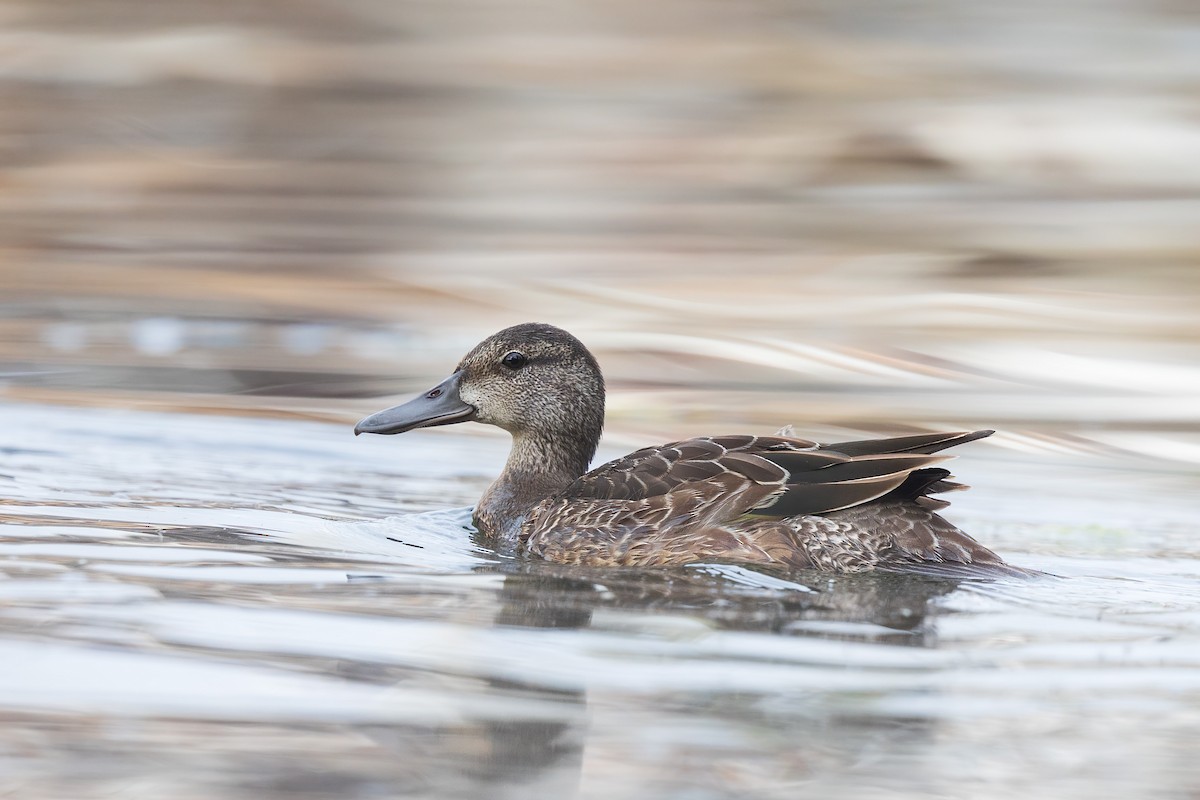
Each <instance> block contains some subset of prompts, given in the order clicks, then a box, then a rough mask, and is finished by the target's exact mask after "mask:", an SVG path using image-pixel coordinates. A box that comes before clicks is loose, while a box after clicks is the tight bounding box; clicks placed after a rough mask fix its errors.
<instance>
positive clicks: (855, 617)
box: [463, 560, 957, 797]
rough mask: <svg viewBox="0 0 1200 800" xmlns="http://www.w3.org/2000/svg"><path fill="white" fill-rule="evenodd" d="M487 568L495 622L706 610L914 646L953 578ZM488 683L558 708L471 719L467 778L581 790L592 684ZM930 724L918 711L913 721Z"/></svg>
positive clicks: (776, 628) (746, 627)
mask: <svg viewBox="0 0 1200 800" xmlns="http://www.w3.org/2000/svg"><path fill="white" fill-rule="evenodd" d="M486 569H487V570H488V571H493V572H500V573H502V574H504V575H505V579H504V583H503V587H502V589H501V591H500V597H499V599H500V607H499V610H498V612H497V614H496V616H495V624H497V625H500V626H516V627H534V628H556V629H582V628H589V627H594V626H596V625H600V624H604V623H603V622H601V619H602V618H601V615H600V614H599V613H598V612H603V613H604V614H605V616H604V617H603V620H605V621H607V620H609V619H610V617H608V616H607V614H608V613H609V612H613V613H615V614H623V613H625V612H628V613H629V614H631V615H643V616H644V615H646V614H647V613H649V614H653V615H655V616H661V615H668V616H676V615H679V616H687V617H692V618H696V617H699V618H701V619H703V620H706V621H707V622H708V623H710V624H711V625H713V626H714V627H716V628H719V629H723V630H739V631H759V632H776V633H780V634H782V635H792V636H814V637H822V638H839V639H848V640H859V641H871V642H875V643H881V642H886V643H889V644H902V645H911V646H928V645H930V644H931V643H932V642H933V637H934V633H935V628H934V625H933V619H934V616H933V615H931V614H930V613H929V612H930V608H931V603H932V602H933V601H934V600H935V599H936V598H938V597H941V596H943V595H945V594H947V593H949V592H951V591H953V590H954V589H955V587H956V586H957V583H956V582H954V581H945V580H941V581H938V580H931V579H926V578H916V577H911V576H890V575H878V574H876V575H869V576H861V577H860V576H836V577H831V576H829V575H817V574H810V575H800V576H797V575H795V574H791V575H787V576H771V575H763V576H761V578H762V582H761V584H755V583H754V582H753V576H747V575H745V574H743V573H741V572H737V571H734V572H729V571H726V569H725V568H723V567H721V566H719V565H714V566H712V567H701V568H690V569H679V570H670V571H661V570H655V571H639V570H630V569H612V570H601V569H596V570H585V569H579V568H576V567H568V566H563V565H556V564H550V563H546V562H532V561H524V560H517V561H511V562H504V563H501V564H496V565H489V566H488V567H487V568H486ZM748 581H749V582H748ZM764 586H766V587H769V588H764ZM488 691H494V692H497V693H502V694H504V695H506V696H509V697H511V696H514V695H516V696H522V695H526V696H528V697H529V698H530V699H531V700H534V699H536V700H541V701H545V700H553V701H555V702H556V703H557V704H559V705H560V706H561V707H563V714H562V716H560V717H559V718H557V719H554V720H537V719H513V720H505V721H490V722H485V723H482V724H481V725H480V726H479V727H478V728H476V729H475V732H476V734H477V735H478V737H479V738H478V739H477V740H476V741H475V743H474V744H473V745H472V746H470V748H469V749H470V752H471V753H472V756H473V757H471V758H467V759H464V762H463V763H464V767H463V769H464V776H469V777H470V779H471V781H472V782H473V783H476V784H477V785H486V786H489V787H491V789H490V791H491V794H492V796H495V797H506V796H516V794H518V793H520V794H522V795H523V796H524V795H527V794H528V793H529V792H530V791H534V792H535V793H537V794H538V795H540V796H554V797H571V796H574V795H575V794H576V791H577V788H578V784H579V781H580V776H581V774H582V773H583V770H584V763H585V749H586V747H585V743H586V741H587V738H588V733H589V720H590V718H591V716H594V715H595V714H600V715H604V714H606V713H607V712H606V711H595V712H593V715H589V713H588V696H587V692H586V691H585V690H579V691H571V690H563V689H557V688H554V689H552V688H548V687H546V686H544V685H525V684H521V683H518V682H514V681H512V680H499V679H490V680H488ZM709 700H710V701H719V698H716V697H714V698H709ZM572 707H573V708H574V710H571V708H572ZM892 722H893V723H899V722H903V723H904V726H905V729H906V730H907V731H908V735H910V736H911V735H912V733H913V730H912V725H913V721H911V720H905V721H900V720H893V721H892ZM851 724H852V725H853V724H856V723H851ZM925 725H926V723H925V722H924V721H922V722H920V723H918V724H917V727H918V728H923V727H925ZM472 738H474V737H472ZM798 746H799V745H798Z"/></svg>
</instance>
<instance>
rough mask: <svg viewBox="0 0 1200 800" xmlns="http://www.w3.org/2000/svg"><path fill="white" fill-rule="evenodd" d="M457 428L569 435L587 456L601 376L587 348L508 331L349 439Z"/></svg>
mask: <svg viewBox="0 0 1200 800" xmlns="http://www.w3.org/2000/svg"><path fill="white" fill-rule="evenodd" d="M456 422H483V423H486V424H488V425H496V426H497V427H500V428H503V429H505V430H507V431H509V432H510V433H512V434H513V436H514V438H526V437H530V438H538V439H540V438H547V437H551V438H553V437H560V438H561V437H569V438H571V439H575V440H581V441H582V442H587V443H588V445H589V446H590V449H591V450H594V449H595V443H596V442H597V441H599V438H600V429H601V427H602V426H603V423H604V378H603V377H602V376H601V374H600V367H599V366H598V365H597V364H596V359H595V358H594V357H593V356H592V354H591V353H590V352H588V349H587V348H586V347H584V346H583V343H582V342H580V341H579V340H578V339H576V338H575V337H574V336H572V335H571V334H569V333H567V332H566V331H564V330H562V329H560V328H556V327H554V326H553V325H545V324H542V323H536V322H530V323H525V324H523V325H515V326H513V327H511V328H505V329H504V330H502V331H500V332H499V333H497V334H494V335H492V336H490V337H488V338H487V339H485V340H484V341H482V342H480V343H479V344H478V345H476V346H475V348H474V349H473V350H471V352H469V353H467V355H466V356H464V357H463V360H462V361H461V362H459V364H458V366H457V367H456V368H455V370H454V373H453V374H452V375H451V376H450V377H448V378H446V380H444V381H442V382H441V383H439V384H438V385H437V386H435V387H433V388H432V389H430V390H429V391H427V392H425V393H424V394H422V395H420V396H419V397H416V398H414V399H412V400H409V401H408V402H407V403H404V404H403V405H399V406H396V407H394V408H389V409H387V410H385V411H380V412H379V413H377V414H372V415H371V416H369V417H367V418H366V419H364V420H362V421H361V422H359V423H358V425H356V426H354V433H355V434H359V433H386V434H391V433H404V432H405V431H411V430H414V429H416V428H430V427H433V426H435V425H452V424H454V423H456ZM588 455H589V457H590V455H591V453H590V452H589V453H588Z"/></svg>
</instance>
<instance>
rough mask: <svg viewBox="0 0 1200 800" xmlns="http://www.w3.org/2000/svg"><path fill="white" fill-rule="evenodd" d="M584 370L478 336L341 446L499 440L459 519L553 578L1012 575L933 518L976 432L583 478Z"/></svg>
mask: <svg viewBox="0 0 1200 800" xmlns="http://www.w3.org/2000/svg"><path fill="white" fill-rule="evenodd" d="M604 404H605V385H604V377H603V374H602V373H601V370H600V365H599V364H598V362H597V361H596V358H595V356H593V355H592V353H591V352H590V351H589V350H588V349H587V347H585V346H584V344H583V343H582V342H581V341H579V340H578V339H577V338H575V337H574V336H572V335H571V334H570V333H568V332H567V331H565V330H562V329H561V328H558V327H555V326H553V325H548V324H545V323H524V324H521V325H515V326H513V327H509V328H505V329H504V330H502V331H500V332H498V333H496V334H493V335H492V336H489V337H488V338H487V339H485V340H484V341H482V342H480V343H479V344H478V345H476V346H475V347H474V348H473V349H472V350H471V351H470V352H468V353H467V354H466V355H465V356H464V357H463V358H462V360H461V361H460V362H459V363H458V365H457V366H456V367H455V368H454V371H453V372H452V373H451V374H450V376H449V377H447V378H446V379H445V380H443V381H442V382H441V383H439V384H438V385H437V386H435V387H433V388H432V389H430V390H428V391H426V392H424V393H423V394H421V395H419V396H417V397H415V398H413V399H412V400H409V401H408V402H406V403H403V404H401V405H398V406H395V407H392V408H388V409H385V410H383V411H380V412H378V413H375V414H372V415H370V416H368V417H366V418H365V419H363V420H361V421H360V422H359V423H358V424H357V425H356V426H355V428H354V433H355V435H358V434H362V433H372V434H385V435H390V434H399V433H404V432H407V431H411V430H415V429H418V428H432V427H437V426H442V425H454V424H458V423H463V422H478V423H483V424H485V425H493V426H496V427H499V428H501V429H503V430H505V431H507V432H508V433H509V434H511V436H512V446H511V449H510V451H509V455H508V460H507V462H506V463H505V465H504V468H503V470H502V471H501V472H500V475H499V477H497V478H496V480H495V481H494V482H493V483H492V484H491V485H490V486H489V487H488V489H487V490H486V491H485V492H484V493H483V496H482V497H481V498H480V500H479V502H478V504H477V505H476V506H475V508H474V510H473V517H472V518H473V522H474V525H475V527H476V528H477V529H478V531H479V532H480V533H481V534H482V535H483V536H484V537H485V538H486V539H487V540H488V541H489V542H490V543H491V544H493V545H494V546H496V547H497V548H499V549H507V550H511V551H513V552H515V553H517V554H524V555H527V556H530V557H534V558H541V559H545V560H548V561H551V562H556V563H559V564H571V565H581V566H593V567H650V568H657V567H680V566H686V565H688V564H696V563H726V564H734V565H738V566H743V567H748V568H762V569H768V570H778V571H791V570H816V571H820V572H827V573H856V572H868V571H882V572H892V573H896V572H900V573H913V574H923V575H932V576H940V577H959V578H963V577H995V576H1001V575H1024V574H1028V572H1027V571H1025V570H1022V569H1020V568H1017V567H1013V566H1011V565H1009V564H1008V563H1007V562H1005V561H1004V559H1002V558H1001V557H1000V556H999V555H997V554H996V553H994V552H993V551H991V550H989V549H988V548H987V547H985V546H983V545H982V544H980V543H979V542H977V541H976V540H975V539H973V538H971V537H970V536H969V535H967V534H966V533H964V532H963V531H961V530H959V529H958V528H957V527H955V526H954V525H953V524H951V523H950V522H949V521H948V520H946V519H945V518H944V517H942V516H941V515H940V514H939V513H938V512H939V511H940V510H942V509H943V508H945V507H946V506H948V505H949V503H947V502H946V501H945V500H943V499H941V498H937V497H934V495H938V494H943V493H945V492H950V491H955V490H960V489H965V488H967V487H966V486H964V485H962V484H959V483H955V482H954V481H953V480H951V475H950V472H949V470H947V469H946V468H945V467H942V466H940V465H941V464H943V463H944V462H946V461H947V460H949V459H950V458H953V456H946V455H942V454H941V452H942V451H944V450H946V449H949V448H952V447H956V446H958V445H961V444H966V443H968V442H973V441H976V440H978V439H983V438H985V437H987V436H990V435H992V433H994V431H991V430H974V431H955V432H949V433H921V434H916V435H910V436H900V437H893V438H883V439H867V440H860V441H848V442H837V443H832V444H820V443H817V442H815V441H811V440H808V439H804V438H800V437H798V436H796V435H795V432H794V431H793V430H792V429H791V428H790V426H789V427H788V428H785V429H783V430H781V431H779V432H778V433H776V434H774V435H754V434H731V435H715V436H698V437H696V438H691V439H684V440H681V441H676V442H670V443H667V444H661V445H656V446H651V447H645V448H643V449H641V450H637V451H636V452H633V453H630V454H629V455H626V456H624V457H622V458H618V459H616V460H614V461H610V462H608V463H606V464H603V465H601V466H599V467H596V468H594V469H593V468H590V465H591V462H592V459H593V457H594V456H595V453H596V449H597V447H598V445H599V442H600V437H601V432H602V430H603V427H604Z"/></svg>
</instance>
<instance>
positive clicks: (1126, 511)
mask: <svg viewBox="0 0 1200 800" xmlns="http://www.w3.org/2000/svg"><path fill="white" fill-rule="evenodd" d="M3 411H4V414H5V419H6V422H7V423H8V424H6V425H5V427H4V430H3V432H0V448H3V450H2V452H3V454H4V461H3V463H4V469H3V473H4V474H3V476H2V477H0V480H2V481H3V484H0V485H2V486H3V489H2V491H0V496H2V498H3V500H2V501H0V505H2V506H3V509H2V510H3V515H2V517H0V519H2V520H3V526H2V527H0V575H2V576H3V579H2V580H0V654H2V655H3V659H4V663H5V664H6V667H5V669H4V672H3V679H2V680H0V713H2V715H3V717H4V719H5V724H4V726H2V727H3V733H0V767H2V768H0V776H2V777H0V790H2V791H3V792H7V793H11V794H13V795H15V796H20V797H64V796H69V797H77V798H100V797H113V796H119V797H160V796H177V797H197V798H199V797H215V796H220V797H235V798H236V797H246V798H252V797H253V798H262V797H280V798H283V797H298V796H299V797H307V796H314V797H316V796H321V797H324V796H340V797H376V796H379V797H385V796H386V797H394V796H438V797H457V796H462V797H466V796H491V797H510V796H511V797H517V796H528V795H529V794H530V793H531V792H532V793H534V794H537V795H540V796H555V797H568V796H579V797H644V796H647V795H648V794H655V795H657V796H667V797H688V798H692V797H698V798H725V797H747V796H749V797H788V796H795V795H796V794H797V793H803V794H807V793H812V794H820V795H828V794H833V793H835V792H853V793H855V795H856V796H880V797H884V796H918V795H922V796H928V795H940V794H945V795H948V796H962V795H964V794H970V795H971V796H977V797H1011V796H1013V795H1014V794H1015V793H1017V792H1021V793H1025V794H1028V795H1031V796H1035V797H1095V796H1098V795H1105V796H1112V797H1120V796H1139V797H1149V796H1162V797H1172V796H1179V795H1181V794H1182V793H1184V792H1185V791H1186V790H1189V789H1190V787H1192V786H1194V785H1195V781H1196V780H1197V779H1198V778H1200V772H1198V771H1197V766H1196V764H1195V761H1194V758H1193V757H1192V743H1193V742H1194V741H1195V740H1196V737H1197V736H1198V735H1200V592H1197V590H1196V586H1197V585H1198V584H1197V581H1198V579H1200V566H1198V565H1200V561H1197V560H1196V557H1197V556H1198V555H1200V546H1198V545H1197V544H1196V538H1195V536H1194V520H1195V519H1197V513H1196V512H1197V508H1196V505H1197V500H1196V498H1195V496H1194V493H1188V492H1186V491H1184V489H1185V488H1186V487H1187V486H1189V485H1191V484H1192V482H1193V481H1194V474H1193V475H1189V474H1188V471H1187V470H1179V469H1175V470H1171V469H1163V468H1160V469H1159V470H1158V471H1153V470H1150V469H1149V468H1147V467H1143V468H1142V469H1141V471H1140V472H1137V473H1135V474H1134V475H1133V476H1132V477H1131V475H1130V473H1129V470H1127V469H1120V468H1117V466H1116V465H1114V464H1112V463H1108V462H1104V461H1102V460H1098V459H1095V458H1091V459H1088V458H1081V457H1074V458H1064V457H1061V456H1060V457H1057V459H1058V460H1057V461H1055V457H1052V456H1046V457H1042V458H1039V459H1037V460H1034V459H1030V458H1029V457H1026V456H1019V455H1018V456H1014V455H1013V454H1011V453H1006V452H1004V451H1003V450H1000V449H999V448H995V447H989V446H985V445H984V444H982V443H981V444H978V445H972V447H971V452H970V454H969V455H970V459H969V461H968V462H960V465H961V466H960V468H959V474H960V475H961V476H969V479H970V480H971V481H972V482H973V483H975V484H976V485H977V487H978V488H976V489H975V490H973V491H972V492H971V493H969V494H966V495H961V496H960V498H961V499H959V500H957V501H956V504H955V508H954V509H953V510H952V511H953V516H954V519H956V520H957V521H959V522H960V523H962V524H963V525H964V526H966V527H968V528H969V529H971V530H972V531H973V532H975V533H976V534H977V535H979V537H980V538H982V539H983V540H984V541H986V542H988V543H989V544H991V545H993V546H995V547H996V548H997V549H999V550H1001V551H1002V552H1003V553H1004V554H1005V555H1006V556H1008V557H1009V558H1010V559H1011V560H1012V561H1014V562H1016V563H1019V564H1023V565H1027V566H1032V567H1037V568H1040V569H1044V570H1048V571H1051V572H1054V573H1056V574H1058V575H1061V576H1063V577H1062V578H1060V579H1056V580H1052V579H1044V580H1038V581H1032V582H1029V581H1000V582H996V583H986V582H985V583H975V584H961V585H959V584H955V583H953V582H949V583H948V582H941V581H929V580H920V579H908V578H902V577H887V576H882V577H881V576H861V577H844V578H837V577H828V576H820V575H815V574H793V575H765V574H759V573H755V572H752V571H749V570H741V569H735V568H730V567H722V566H718V565H710V566H704V565H701V566H697V567H693V568H688V569H681V570H672V571H665V572H653V571H638V570H588V569H579V568H565V567H558V566H554V565H545V564H539V563H530V562H522V561H520V560H515V559H512V558H507V557H501V556H498V555H497V554H495V553H494V552H491V551H489V550H488V549H486V548H485V547H482V546H480V545H479V544H477V543H475V542H473V540H472V536H471V531H470V530H469V510H468V509H467V508H466V507H467V506H468V505H469V503H471V502H472V501H473V499H474V498H475V497H476V496H477V495H478V493H479V491H480V490H481V488H482V487H483V486H484V485H486V482H487V479H488V476H489V475H490V474H492V473H493V472H494V471H495V470H496V469H497V468H498V467H499V465H500V464H501V463H502V460H503V456H504V447H505V442H504V440H503V439H500V438H493V437H487V436H479V435H476V434H473V433H471V432H470V430H469V429H463V430H461V431H449V432H442V431H435V432H418V433H414V434H411V435H406V436H404V437H396V438H391V437H386V438H385V437H372V438H366V437H364V438H360V439H357V440H356V439H355V438H354V437H352V436H351V435H350V432H349V430H348V429H347V428H346V427H345V426H339V425H329V424H324V423H315V422H303V421H296V420H264V419H238V418H225V417H213V416H192V415H186V414H158V413H149V412H128V411H126V412H122V411H105V410H97V409H80V408H70V407H51V406H32V405H7V406H5V407H4V409H3ZM1055 466H1059V467H1061V470H1059V471H1055V470H1054V467H1055ZM1160 466H1161V465H1160ZM1035 471H1036V473H1037V474H1038V475H1040V476H1042V477H1040V478H1039V480H1038V483H1039V486H1037V487H1034V486H1031V485H1030V481H1029V478H1028V476H1029V475H1030V474H1031V472H1035ZM1139 481H1140V482H1141V483H1143V484H1146V485H1150V486H1152V487H1154V488H1152V489H1147V488H1146V485H1142V486H1137V487H1136V493H1134V494H1132V495H1131V493H1130V491H1129V490H1130V488H1131V484H1133V485H1136V484H1138V483H1139ZM1080 509H1087V513H1082V512H1081V511H1080Z"/></svg>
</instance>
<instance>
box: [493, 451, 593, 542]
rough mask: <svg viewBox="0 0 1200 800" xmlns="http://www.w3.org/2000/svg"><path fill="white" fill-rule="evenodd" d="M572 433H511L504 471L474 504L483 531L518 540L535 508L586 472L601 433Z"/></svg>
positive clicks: (494, 535) (501, 537) (498, 536)
mask: <svg viewBox="0 0 1200 800" xmlns="http://www.w3.org/2000/svg"><path fill="white" fill-rule="evenodd" d="M570 434H571V435H563V434H559V435H549V434H544V433H543V434H538V433H532V432H524V431H516V432H514V433H513V444H512V450H511V451H510V452H509V454H508V463H507V464H505V465H504V471H503V472H501V473H500V477H498V478H497V479H496V480H495V482H494V483H492V485H491V486H490V487H488V490H487V491H486V492H484V494H483V497H481V498H480V500H479V504H478V505H477V506H476V507H475V525H476V527H478V528H479V530H480V531H481V532H483V533H484V534H486V535H487V536H490V537H492V538H494V539H497V540H499V541H501V542H510V543H511V542H514V541H515V540H516V538H517V536H518V534H519V532H520V528H521V524H522V523H523V522H524V521H525V519H526V517H527V516H528V515H529V512H530V511H531V510H532V509H533V507H534V506H536V505H537V504H538V503H539V502H541V501H542V500H545V499H546V498H547V497H550V496H551V495H554V494H558V493H559V492H561V491H562V490H563V489H565V488H566V487H567V485H568V484H569V483H571V482H572V481H574V480H575V479H576V478H578V477H579V476H580V475H582V474H584V473H585V472H587V469H588V464H589V463H590V462H591V460H592V455H593V454H594V453H595V451H596V444H597V442H598V440H599V431H598V430H597V431H596V432H595V438H594V439H591V440H590V441H584V440H582V439H581V438H580V436H579V434H580V431H578V430H576V431H571V432H570ZM590 438H591V437H589V439H590Z"/></svg>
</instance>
